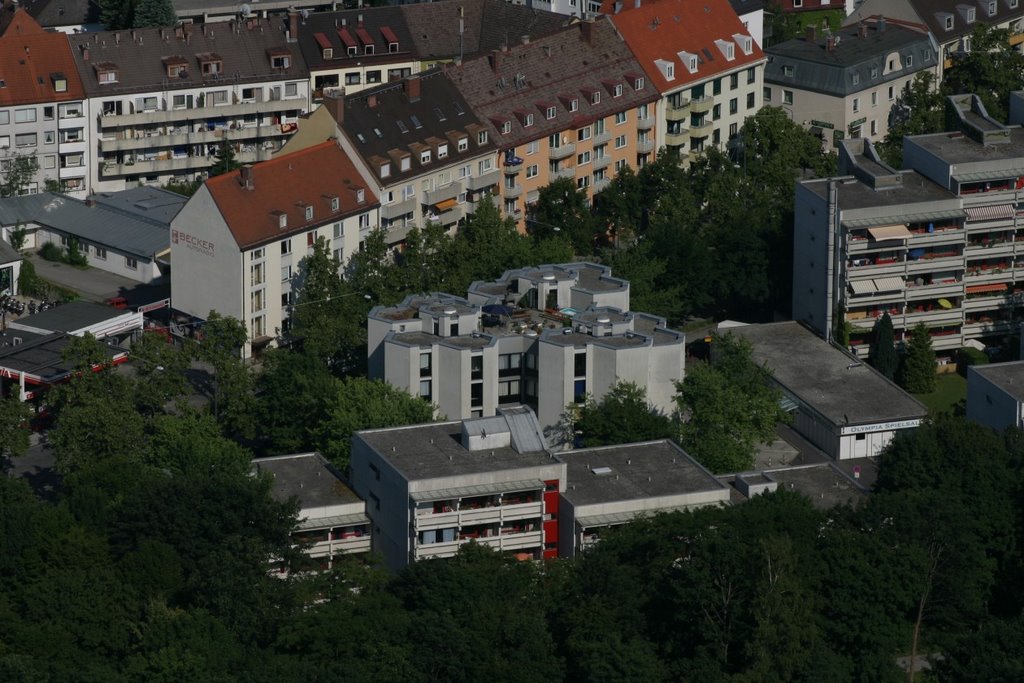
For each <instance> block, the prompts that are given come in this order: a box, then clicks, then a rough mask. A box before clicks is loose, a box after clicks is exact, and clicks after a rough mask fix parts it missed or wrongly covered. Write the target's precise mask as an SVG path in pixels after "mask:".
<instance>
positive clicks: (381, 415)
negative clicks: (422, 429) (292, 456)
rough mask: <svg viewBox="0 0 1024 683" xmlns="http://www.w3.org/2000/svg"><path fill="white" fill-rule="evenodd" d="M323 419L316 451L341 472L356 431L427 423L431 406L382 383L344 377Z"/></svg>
mask: <svg viewBox="0 0 1024 683" xmlns="http://www.w3.org/2000/svg"><path fill="white" fill-rule="evenodd" d="M329 398H330V405H329V407H328V411H327V419H326V420H324V421H323V422H322V423H321V424H320V425H319V427H318V434H317V443H318V444H319V450H320V452H321V453H323V454H324V457H326V458H328V459H329V460H331V462H333V463H334V464H335V465H337V466H338V467H339V468H341V469H343V470H344V469H346V468H347V467H348V458H349V452H350V448H351V439H352V435H353V434H355V433H356V432H357V431H359V430H360V429H374V428H378V427H397V426H400V425H407V424H420V423H423V422H431V421H432V420H433V419H434V406H433V405H431V404H430V403H427V402H426V401H424V400H422V399H419V398H416V397H414V396H411V395H409V394H408V393H407V392H405V391H402V390H401V389H396V388H395V387H393V386H391V385H390V384H387V383H385V382H374V381H370V380H368V379H366V378H363V377H348V378H345V379H343V380H341V382H340V383H339V384H338V388H337V390H336V391H335V393H334V395H333V396H331V397H329Z"/></svg>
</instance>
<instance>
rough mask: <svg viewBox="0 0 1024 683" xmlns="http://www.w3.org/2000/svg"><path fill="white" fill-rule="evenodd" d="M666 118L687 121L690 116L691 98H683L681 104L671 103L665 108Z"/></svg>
mask: <svg viewBox="0 0 1024 683" xmlns="http://www.w3.org/2000/svg"><path fill="white" fill-rule="evenodd" d="M665 118H666V119H667V120H669V121H685V120H688V119H689V118H690V100H688V99H686V98H685V97H684V98H681V100H680V102H679V104H671V103H670V104H669V105H668V107H667V108H666V109H665Z"/></svg>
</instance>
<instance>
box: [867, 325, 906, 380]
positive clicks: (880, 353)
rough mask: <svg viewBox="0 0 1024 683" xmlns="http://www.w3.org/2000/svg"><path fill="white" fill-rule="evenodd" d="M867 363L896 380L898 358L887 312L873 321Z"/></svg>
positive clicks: (894, 337) (898, 364)
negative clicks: (873, 325)
mask: <svg viewBox="0 0 1024 683" xmlns="http://www.w3.org/2000/svg"><path fill="white" fill-rule="evenodd" d="M868 362H869V363H871V365H872V367H874V368H875V370H878V371H879V372H880V373H882V374H883V375H885V376H886V377H887V378H889V379H891V380H895V379H896V371H897V370H898V369H899V366H900V356H899V354H898V353H897V352H896V336H895V331H894V330H893V327H892V318H890V317H889V312H888V311H886V312H885V313H883V314H882V317H880V318H879V319H878V320H877V321H875V327H874V329H873V330H872V331H871V351H870V352H869V353H868Z"/></svg>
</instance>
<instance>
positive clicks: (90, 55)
mask: <svg viewBox="0 0 1024 683" xmlns="http://www.w3.org/2000/svg"><path fill="white" fill-rule="evenodd" d="M286 23H287V18H285V19H270V20H268V19H258V18H253V19H248V20H245V21H234V20H233V21H226V22H216V23H210V24H179V25H178V26H176V27H166V28H144V29H132V30H124V31H102V32H97V33H77V34H73V35H69V36H67V40H68V41H69V42H70V43H71V52H72V54H73V57H74V60H75V64H76V66H77V67H78V73H79V75H80V76H81V79H82V83H83V85H84V86H85V92H86V93H87V94H88V95H89V97H103V96H104V95H110V94H124V93H131V92H151V91H153V90H176V89H181V88H196V87H203V86H213V85H216V84H228V83H230V84H235V83H259V82H266V81H280V80H287V79H296V78H309V69H307V68H306V62H305V60H304V59H303V58H302V52H301V51H300V50H299V47H298V44H297V43H289V42H288V41H287V39H286V37H285V24H286ZM277 55H287V56H289V57H290V59H289V60H288V66H287V67H286V68H275V67H274V59H273V58H274V56H277ZM182 60H184V61H182ZM211 60H213V61H217V60H219V61H220V62H221V65H220V69H219V72H218V73H215V74H204V73H203V69H202V67H201V64H202V62H203V61H211ZM172 62H173V63H184V64H185V65H186V68H185V70H184V71H183V72H182V73H180V74H179V75H178V76H175V77H173V78H169V77H168V64H169V63H172ZM109 69H114V70H116V72H117V80H116V82H112V83H102V84H101V83H100V82H99V76H98V74H99V72H100V71H103V70H109Z"/></svg>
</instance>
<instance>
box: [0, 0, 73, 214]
mask: <svg viewBox="0 0 1024 683" xmlns="http://www.w3.org/2000/svg"><path fill="white" fill-rule="evenodd" d="M0 30H2V33H0V65H2V66H0V179H3V181H5V182H6V181H7V179H8V173H10V171H11V169H12V167H13V164H14V163H15V159H16V158H17V157H18V156H22V157H30V158H32V159H34V161H35V163H36V166H37V170H36V173H35V175H34V177H32V178H30V179H29V180H28V182H27V185H26V187H25V188H24V191H25V192H26V193H28V194H32V193H35V192H42V191H43V190H45V189H47V181H51V184H52V187H53V189H61V190H63V191H65V192H68V193H70V194H73V195H75V196H78V197H83V196H84V195H85V191H86V189H87V183H86V175H87V170H88V169H87V167H86V163H85V158H86V153H87V149H86V147H87V143H86V127H87V119H86V115H85V106H84V100H85V93H84V91H83V89H82V82H81V80H80V79H79V77H78V72H77V70H76V69H75V63H74V60H73V59H72V55H71V50H70V48H69V47H68V43H67V39H66V38H65V37H64V35H63V34H60V33H52V32H49V31H45V30H43V29H42V28H41V27H40V26H39V24H37V23H36V22H35V20H34V19H32V17H31V16H29V14H28V13H27V12H26V11H25V10H24V9H22V8H20V7H19V6H18V5H16V4H14V3H5V4H4V5H3V7H2V9H0Z"/></svg>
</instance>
